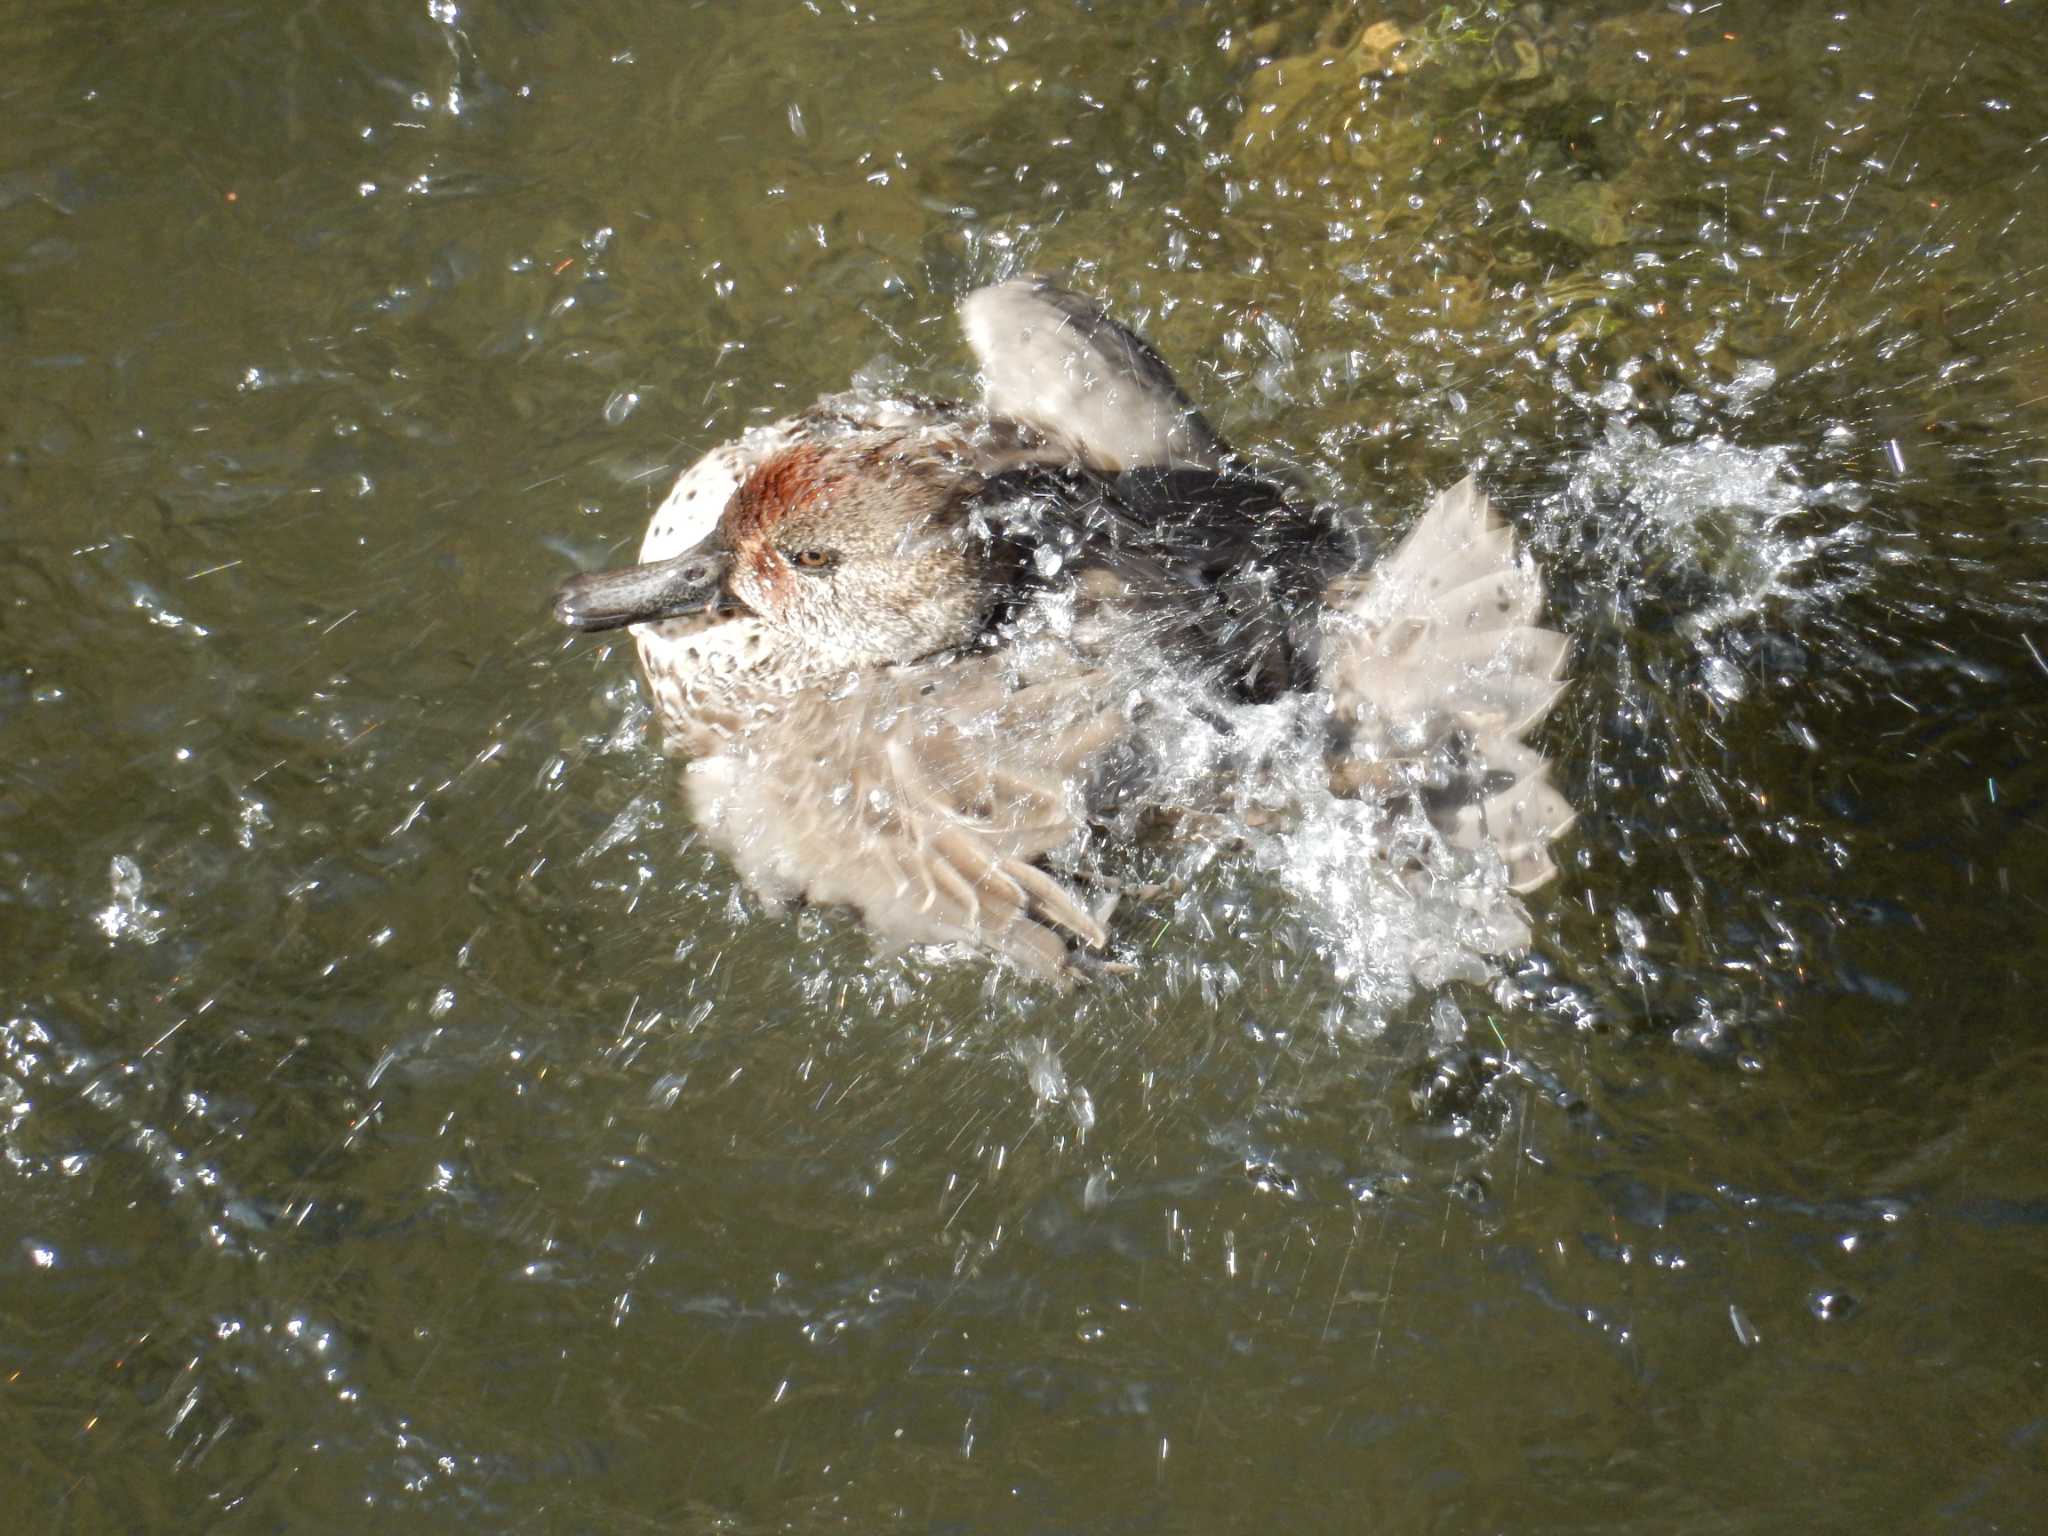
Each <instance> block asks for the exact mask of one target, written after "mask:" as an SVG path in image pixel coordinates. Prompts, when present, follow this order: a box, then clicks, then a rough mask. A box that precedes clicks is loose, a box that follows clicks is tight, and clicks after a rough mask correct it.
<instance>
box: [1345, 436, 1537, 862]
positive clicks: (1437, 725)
mask: <svg viewBox="0 0 2048 1536" xmlns="http://www.w3.org/2000/svg"><path fill="white" fill-rule="evenodd" d="M1325 600H1326V603H1327V612H1326V617H1325V620H1324V626H1323V641H1322V645H1323V650H1322V664H1323V675H1322V682H1323V686H1324V687H1325V688H1327V689H1328V690H1329V692H1330V694H1331V698H1332V708H1333V714H1334V718H1335V722H1336V725H1337V728H1338V730H1339V732H1340V748H1339V751H1338V754H1337V759H1336V761H1335V762H1334V764H1333V783H1334V785H1335V787H1336V788H1338V789H1339V790H1340V791H1343V790H1353V791H1355V790H1358V789H1362V788H1366V787H1376V788H1379V789H1382V790H1385V789H1390V788H1395V787H1400V786H1406V787H1410V788H1412V789H1414V790H1415V791H1416V792H1417V793H1419V794H1420V795H1421V796H1422V799H1423V802H1424V804H1425V805H1426V806H1427V807H1428V808H1429V812H1430V815H1431V817H1432V819H1433V820H1434V821H1435V822H1436V823H1437V826H1438V827H1439V829H1440V830H1441V831H1442V832H1443V833H1444V835H1445V836H1446V837H1447V838H1448V839H1449V840H1450V841H1451V842H1452V843H1453V844H1454V845H1456V846H1459V847H1463V848H1470V849H1476V848H1479V847H1481V846H1483V845H1486V844H1491V845H1492V846H1493V847H1494V848H1495V849H1496V850H1497V851H1498V852H1499V854H1500V856H1501V859H1502V860H1503V861H1504V863H1505V864H1506V866H1507V870H1508V877H1509V883H1510V884H1511V886H1512V887H1513V888H1514V889H1515V890H1517V891H1532V890H1534V889H1536V888H1537V887H1538V886H1540V885H1542V884H1544V883H1545V882H1546V881H1548V880H1549V879H1550V878H1551V877H1552V876H1553V875H1555V874H1556V873H1557V869H1556V866H1555V865H1554V864H1553V863H1552V862H1551V859H1550V853H1549V845H1550V843H1551V842H1552V841H1553V840H1554V839H1555V838H1557V837H1558V836H1559V835H1561V834H1562V833H1563V832H1564V830H1565V829H1566V828H1567V827H1568V826H1570V824H1571V821H1572V817H1573V814H1574V813H1573V811H1572V807H1571V804H1570V802H1568V801H1567V800H1566V799H1565V798H1564V796H1563V795H1562V794H1560V793H1559V792H1558V791H1557V789H1556V787H1555V786H1554V785H1552V784H1551V782H1550V765H1549V763H1548V762H1547V761H1546V760H1545V759H1544V757H1543V755H1542V753H1540V752H1538V751H1537V750H1536V749H1535V748H1533V747H1531V746H1530V745H1529V744H1528V743H1527V741H1526V739H1525V738H1526V736H1527V735H1528V733H1529V732H1531V731H1533V730H1534V729H1535V728H1536V727H1537V725H1539V724H1540V723H1541V722H1542V720H1543V717H1544V716H1545V715H1546V714H1547V713H1549V711H1550V708H1551V706H1552V705H1553V704H1555V703H1556V702H1557V699H1558V697H1559V695H1561V694H1562V693H1563V692H1564V689H1565V684H1564V683H1563V682H1562V681H1561V680H1560V679H1561V678H1562V677H1563V673H1564V667H1565V662H1566V659H1567V658H1568V656H1569V654H1570V650H1571V642H1570V641H1569V640H1567V639H1566V638H1565V637H1564V636H1563V635H1561V634H1559V633H1558V632H1557V631H1555V630H1550V629H1543V628H1540V627H1539V626H1538V625H1537V623H1536V620H1537V617H1538V615H1539V614H1540V612H1541V610H1542V607H1543V578H1542V576H1541V575H1540V574H1539V573H1538V571H1537V569H1536V567H1535V566H1534V565H1533V564H1531V563H1530V562H1528V561H1526V560H1522V559H1520V558H1518V556H1517V553H1516V549H1515V537H1514V532H1513V530H1512V529H1510V528H1509V527H1508V526H1507V525H1506V524H1505V523H1504V522H1503V521H1502V520H1501V519H1500V517H1499V516H1498V515H1497V514H1496V513H1495V512H1494V510H1493V506H1492V504H1491V503H1490V502H1489V501H1488V500H1487V498H1486V497H1485V495H1484V494H1482V493H1481V492H1480V490H1479V488H1478V486H1477V485H1476V484H1475V483H1474V482H1473V481H1472V479H1471V478H1470V477H1467V478H1466V479H1464V480H1462V481H1460V482H1459V483H1458V484H1457V485H1454V486H1452V487H1451V488H1450V489H1449V490H1447V491H1443V492H1440V493H1439V494H1438V495H1437V496H1436V498H1435V499H1434V500H1433V501H1432V502H1431V504H1430V506H1429V509H1428V510H1427V511H1426V512H1425V513H1424V514H1423V515H1422V518H1421V519H1420V521H1418V522H1417V523H1416V525H1415V527H1414V528H1413V529H1411V530H1410V531H1409V533H1408V535H1407V537H1406V538H1405V539H1403V540H1402V542H1401V544H1400V545H1399V547H1398V548H1396V549H1395V550H1394V552H1393V553H1392V554H1390V555H1388V556H1387V557H1386V558H1385V559H1384V560H1382V561H1380V562H1379V564H1377V565H1375V566H1374V567H1372V569H1371V570H1369V571H1367V572H1365V573H1364V574H1363V575H1362V576H1358V577H1352V578H1347V579H1345V580H1343V581H1340V582H1337V583H1334V584H1333V585H1332V586H1331V587H1330V589H1329V591H1328V593H1327V594H1326V599H1325Z"/></svg>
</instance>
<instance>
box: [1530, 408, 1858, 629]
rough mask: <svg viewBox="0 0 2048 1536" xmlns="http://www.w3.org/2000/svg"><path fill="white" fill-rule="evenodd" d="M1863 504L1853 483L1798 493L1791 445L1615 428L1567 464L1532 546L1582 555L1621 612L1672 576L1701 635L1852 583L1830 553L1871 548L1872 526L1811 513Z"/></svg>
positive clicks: (1805, 605) (1807, 602)
mask: <svg viewBox="0 0 2048 1536" xmlns="http://www.w3.org/2000/svg"><path fill="white" fill-rule="evenodd" d="M1860 504H1861V497H1860V493H1859V492H1858V491H1857V490H1856V489H1855V488H1854V487H1849V486H1841V485H1827V486H1823V487H1820V488H1819V489H1817V490H1809V489H1807V488H1806V487H1805V486H1803V485H1802V484H1801V483H1800V480H1799V476H1798V473H1797V471H1796V469H1795V468H1794V463H1793V450H1792V449H1791V448H1789V447H1786V446H1783V445H1772V446H1768V447H1762V448H1749V447H1743V446H1741V445H1738V444H1735V443H1731V442H1728V441H1726V440H1724V439H1722V438H1719V437H1712V436H1709V437H1701V438H1697V439H1694V440H1692V441H1690V442H1681V443H1673V442H1669V441H1666V440H1665V439H1663V438H1661V437H1659V436H1658V435H1657V434H1656V433H1655V432H1653V431H1651V430H1650V429H1649V428H1647V427H1641V426H1635V425H1632V424H1629V423H1626V422H1614V423H1612V424H1610V425H1609V427H1608V428H1607V432H1606V435H1605V437H1604V439H1603V440H1602V441H1601V442H1600V443H1598V444H1596V445H1595V446H1594V447H1592V448H1591V449H1588V450H1587V451H1586V452H1585V453H1584V454H1582V455H1580V456H1579V458H1578V460H1577V461H1576V463H1575V464H1574V465H1573V468H1572V471H1571V477H1570V480H1569V481H1568V483H1567V484H1566V486H1565V489H1564V490H1563V492H1562V493H1560V495H1559V496H1558V498H1557V500H1556V502H1555V504H1554V505H1553V506H1552V507H1551V508H1550V509H1549V510H1548V512H1547V514H1546V515H1545V517H1544V518H1543V520H1542V526H1541V528H1540V529H1539V531H1538V533H1537V535H1536V543H1537V547H1538V548H1539V549H1540V550H1543V551H1545V552H1547V553H1549V554H1552V555H1558V554H1563V553H1565V552H1567V551H1569V550H1572V549H1577V550H1580V551H1582V552H1583V554H1582V558H1585V559H1586V560H1587V562H1588V563H1589V564H1590V565H1591V567H1592V568H1593V569H1594V570H1595V571H1596V572H1598V573H1600V574H1602V575H1604V576H1605V577H1606V578H1607V579H1608V580H1610V581H1611V582H1612V583H1613V586H1614V590H1615V593H1616V595H1617V598H1618V599H1620V600H1622V601H1623V602H1624V603H1627V604H1630V605H1633V603H1634V602H1635V601H1638V600H1641V599H1644V598H1647V597H1650V596H1652V595H1654V589H1655V588H1656V587H1657V586H1658V585H1659V584H1660V583H1668V582H1669V579H1670V576H1671V574H1672V573H1673V571H1674V570H1676V571H1677V572H1679V573H1681V574H1682V575H1683V576H1684V577H1686V578H1687V579H1688V580H1689V581H1690V582H1691V584H1692V585H1693V586H1694V587H1695V588H1696V589H1698V591H1699V592H1700V594H1701V595H1700V596H1699V598H1698V599H1697V600H1696V601H1695V602H1694V604H1693V606H1691V608H1690V609H1689V611H1688V612H1687V613H1686V614H1685V616H1684V618H1683V620H1682V623H1683V625H1684V627H1685V628H1686V630H1687V631H1688V632H1689V633H1690V634H1692V635H1693V636H1694V637H1695V638H1703V637H1705V636H1708V635H1710V634H1712V633H1713V632H1714V631H1716V630H1719V629H1722V628H1725V627H1726V626H1728V625H1730V624H1734V623H1738V622H1740V621H1743V620H1745V619H1749V618H1752V617H1755V616H1756V615H1758V614H1760V613H1763V612H1764V611H1766V610H1767V609H1770V608H1778V609H1780V610H1789V611H1792V612H1795V613H1796V612H1799V611H1802V610H1805V609H1810V608H1812V607H1815V606H1825V605H1827V604H1828V603H1831V602H1833V601H1835V600H1836V599H1838V598H1840V597H1841V596H1842V595H1844V594H1845V593H1846V592H1848V591H1850V590H1853V589H1854V587H1856V586H1857V585H1859V584H1860V577H1857V576H1844V575H1842V574H1841V568H1842V566H1843V565H1844V564H1845V562H1844V561H1843V560H1841V559H1840V558H1836V557H1840V556H1844V555H1850V554H1851V553H1852V552H1853V551H1856V550H1858V549H1860V548H1861V547H1863V546H1865V545H1866V544H1868V542H1869V538H1870V535H1869V530H1868V529H1867V528H1866V527H1865V526H1864V525H1862V524H1860V523H1857V522H1853V521H1848V522H1844V521H1840V520H1839V519H1831V520H1829V521H1828V523H1827V525H1826V526H1820V525H1819V524H1820V520H1819V519H1816V518H1815V517H1813V516H1811V515H1809V514H1811V513H1813V512H1815V511H1817V510H1819V509H1822V508H1829V507H1834V508H1844V509H1847V510H1850V511H1852V512H1853V511H1855V510H1858V509H1859V508H1860ZM1846 563H1848V564H1850V565H1851V566H1853V567H1855V568H1856V569H1860V567H1861V562H1860V561H1855V560H1853V559H1852V560H1851V561H1849V562H1846Z"/></svg>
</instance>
